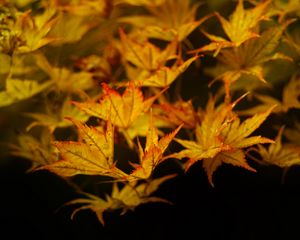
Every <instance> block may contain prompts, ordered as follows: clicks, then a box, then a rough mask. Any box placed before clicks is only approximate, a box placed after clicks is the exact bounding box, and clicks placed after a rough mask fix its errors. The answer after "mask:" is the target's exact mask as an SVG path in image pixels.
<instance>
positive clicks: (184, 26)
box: [119, 0, 210, 42]
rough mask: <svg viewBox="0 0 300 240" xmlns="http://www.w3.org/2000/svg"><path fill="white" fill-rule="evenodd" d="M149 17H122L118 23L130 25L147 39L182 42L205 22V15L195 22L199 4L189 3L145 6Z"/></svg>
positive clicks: (172, 1) (177, 0)
mask: <svg viewBox="0 0 300 240" xmlns="http://www.w3.org/2000/svg"><path fill="white" fill-rule="evenodd" d="M146 7H147V9H148V11H149V12H150V13H151V15H150V16H130V17H122V18H120V19H119V21H120V22H124V23H130V24H132V25H133V26H135V27H136V28H137V29H138V32H139V33H140V34H141V35H143V36H145V37H147V38H156V39H162V40H166V41H173V40H174V39H178V41H180V42H181V41H183V40H184V39H185V38H187V36H188V35H189V34H190V33H191V32H192V31H194V30H195V29H196V28H197V27H198V26H199V25H201V24H202V23H203V22H204V21H205V20H207V19H208V18H209V17H210V15H207V16H205V17H203V18H201V19H199V20H196V12H197V9H198V7H199V4H193V5H190V1H180V0H165V1H163V3H162V4H157V5H154V4H153V5H148V6H146Z"/></svg>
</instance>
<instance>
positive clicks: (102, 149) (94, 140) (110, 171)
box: [39, 119, 127, 178]
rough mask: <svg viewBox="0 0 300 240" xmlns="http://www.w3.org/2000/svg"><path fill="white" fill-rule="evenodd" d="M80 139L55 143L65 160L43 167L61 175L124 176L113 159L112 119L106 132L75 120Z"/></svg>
mask: <svg viewBox="0 0 300 240" xmlns="http://www.w3.org/2000/svg"><path fill="white" fill-rule="evenodd" d="M72 122H73V123H74V124H75V125H76V127H77V130H78V135H79V139H82V140H81V141H78V142H74V141H64V142H55V143H54V145H55V146H56V147H57V149H58V151H59V153H60V154H61V157H62V159H61V160H59V161H57V162H55V163H53V164H50V165H47V166H44V167H41V168H39V169H47V170H49V171H52V172H54V173H56V174H58V175H62V176H74V175H77V174H85V175H103V176H110V177H115V178H124V177H125V176H127V174H126V173H124V172H123V171H121V170H120V169H118V168H117V167H116V165H115V162H114V129H113V126H112V124H111V123H110V122H108V123H107V129H106V131H103V130H101V129H99V128H96V127H88V126H87V125H84V124H82V123H80V122H79V121H76V120H74V119H72Z"/></svg>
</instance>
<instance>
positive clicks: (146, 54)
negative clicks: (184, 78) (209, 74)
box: [120, 30, 198, 87]
mask: <svg viewBox="0 0 300 240" xmlns="http://www.w3.org/2000/svg"><path fill="white" fill-rule="evenodd" d="M120 36H121V41H122V52H123V57H124V59H125V60H126V61H127V62H128V63H130V64H131V65H130V64H127V65H126V71H127V75H128V76H129V78H130V79H134V81H135V83H136V84H137V85H141V86H147V87H166V86H168V85H170V84H171V83H172V82H173V81H174V80H175V79H176V78H177V77H178V76H179V75H180V74H181V73H183V72H184V71H185V70H186V69H187V68H188V67H189V66H190V64H191V63H192V62H194V61H195V60H196V59H197V58H198V56H195V57H192V58H189V59H188V60H186V61H182V59H181V57H180V56H179V55H177V40H176V39H175V40H173V41H172V42H171V43H169V44H168V45H167V47H166V48H165V49H163V50H161V49H160V48H158V47H156V46H155V45H153V44H152V43H150V42H149V41H148V40H145V41H135V40H133V39H131V38H129V37H128V36H127V35H126V34H125V33H124V32H123V31H122V30H120ZM171 59H176V62H175V63H174V64H173V65H172V66H170V67H167V66H165V65H166V63H167V61H168V60H171ZM132 65H133V66H132Z"/></svg>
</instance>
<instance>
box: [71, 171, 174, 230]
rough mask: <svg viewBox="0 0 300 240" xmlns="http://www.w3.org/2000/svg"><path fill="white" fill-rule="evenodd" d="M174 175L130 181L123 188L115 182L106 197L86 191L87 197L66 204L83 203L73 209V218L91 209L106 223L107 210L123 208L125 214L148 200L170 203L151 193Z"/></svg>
mask: <svg viewBox="0 0 300 240" xmlns="http://www.w3.org/2000/svg"><path fill="white" fill-rule="evenodd" d="M174 176H175V175H174V174H173V175H167V176H164V177H161V178H157V179H154V180H151V181H149V182H147V183H140V184H137V182H135V183H130V184H126V185H125V186H124V187H123V188H121V189H119V187H118V185H117V184H116V183H115V184H114V185H113V189H112V193H111V196H109V195H107V196H106V199H102V198H100V197H97V196H95V195H92V194H87V193H85V195H86V197H87V198H79V199H75V200H73V201H70V202H68V203H67V204H66V205H73V204H83V206H81V207H79V208H77V209H75V210H74V211H73V213H72V215H71V218H73V217H74V216H75V214H77V213H78V212H79V211H81V210H85V209H89V210H92V211H93V212H95V213H96V215H97V218H98V220H99V222H100V223H101V224H102V225H104V218H103V213H104V212H105V211H113V210H118V209H122V210H123V211H122V214H124V213H126V211H128V210H134V208H135V207H137V206H139V205H140V204H144V203H147V202H165V203H169V202H168V201H167V200H164V199H162V198H158V197H151V196H150V195H151V194H152V193H153V192H155V191H156V190H157V189H158V187H159V186H160V185H161V184H162V183H163V182H165V181H166V180H168V179H171V178H173V177H174Z"/></svg>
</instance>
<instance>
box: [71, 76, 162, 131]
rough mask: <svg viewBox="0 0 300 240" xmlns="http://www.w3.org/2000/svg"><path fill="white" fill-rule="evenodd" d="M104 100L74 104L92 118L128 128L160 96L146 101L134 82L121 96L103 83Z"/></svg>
mask: <svg viewBox="0 0 300 240" xmlns="http://www.w3.org/2000/svg"><path fill="white" fill-rule="evenodd" d="M102 88H103V91H104V95H103V98H102V99H101V100H100V103H96V102H84V103H78V102H74V104H75V105H76V106H78V107H79V108H80V109H81V110H83V111H84V112H86V113H87V114H89V115H91V116H95V117H98V118H101V119H104V120H110V121H111V122H112V124H114V125H116V126H118V127H121V128H125V129H126V128H128V127H129V126H130V125H131V124H132V123H133V122H134V121H135V120H137V118H138V117H139V116H140V115H142V113H144V112H147V111H148V110H149V108H150V107H151V105H152V103H153V102H154V101H155V100H156V98H157V97H158V95H156V96H154V97H151V98H148V99H147V100H144V98H143V93H142V91H141V90H140V89H139V88H137V87H136V86H135V85H134V84H133V83H132V82H130V83H129V85H128V87H127V88H126V89H125V91H124V93H123V94H122V95H121V94H119V93H118V92H117V91H115V90H114V89H112V88H110V87H109V86H108V85H107V84H105V83H103V84H102Z"/></svg>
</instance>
